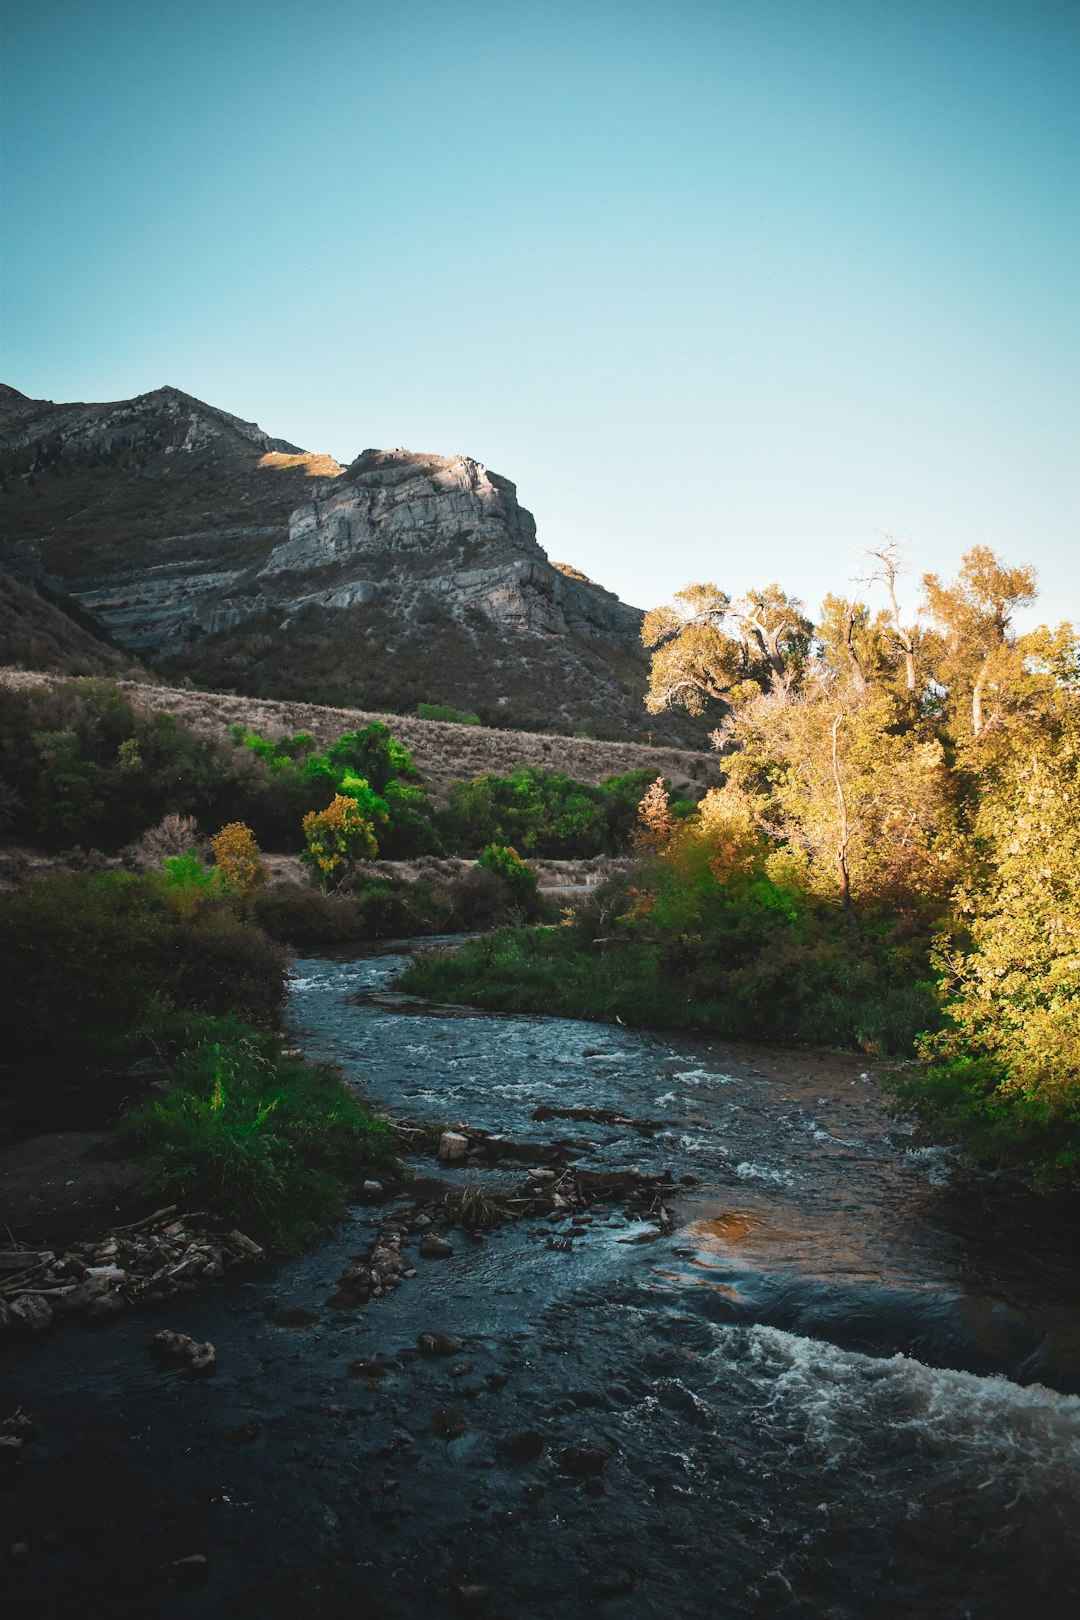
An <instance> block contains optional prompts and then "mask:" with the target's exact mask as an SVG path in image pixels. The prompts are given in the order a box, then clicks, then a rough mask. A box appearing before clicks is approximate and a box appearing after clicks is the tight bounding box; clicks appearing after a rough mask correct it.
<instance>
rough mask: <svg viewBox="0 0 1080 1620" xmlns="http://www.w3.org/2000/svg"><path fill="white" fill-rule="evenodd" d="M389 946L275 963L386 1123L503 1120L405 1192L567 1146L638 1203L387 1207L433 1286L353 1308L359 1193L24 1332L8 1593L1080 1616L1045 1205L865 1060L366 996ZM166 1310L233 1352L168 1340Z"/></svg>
mask: <svg viewBox="0 0 1080 1620" xmlns="http://www.w3.org/2000/svg"><path fill="white" fill-rule="evenodd" d="M403 950H404V947H396V948H392V949H391V950H389V951H385V952H383V953H381V954H380V953H372V954H368V955H365V956H361V957H357V958H351V959H330V958H317V959H301V960H298V961H297V962H296V963H295V964H294V970H293V976H292V986H291V1012H290V1024H291V1028H292V1030H293V1031H294V1033H295V1036H296V1038H297V1041H298V1043H299V1044H301V1045H302V1046H303V1047H304V1049H305V1051H306V1052H307V1053H308V1054H309V1055H310V1056H312V1057H314V1058H319V1059H328V1060H332V1061H334V1062H336V1063H338V1064H340V1065H341V1067H342V1068H343V1070H344V1071H345V1072H346V1074H347V1075H349V1076H350V1078H353V1079H355V1082H356V1084H357V1086H358V1087H359V1088H360V1089H361V1090H362V1092H363V1094H364V1095H365V1096H366V1097H367V1098H368V1099H370V1100H371V1101H372V1102H373V1103H374V1104H376V1105H377V1106H378V1107H379V1108H380V1109H382V1110H383V1111H385V1112H387V1113H389V1114H390V1115H392V1116H393V1117H395V1118H399V1119H404V1118H407V1119H411V1120H414V1121H418V1122H422V1121H423V1122H441V1123H444V1124H447V1125H450V1126H453V1125H456V1124H459V1123H465V1124H467V1125H468V1126H470V1127H473V1128H475V1129H477V1130H478V1131H481V1132H484V1133H487V1134H488V1135H489V1136H494V1137H496V1138H501V1139H502V1141H501V1143H500V1142H499V1141H496V1143H495V1144H494V1145H493V1146H492V1145H490V1144H489V1145H488V1148H487V1149H486V1155H485V1157H484V1160H483V1163H482V1165H481V1167H479V1168H473V1169H466V1170H460V1169H457V1168H455V1167H453V1166H438V1165H437V1164H436V1161H434V1160H424V1159H420V1160H417V1161H414V1165H415V1166H417V1167H418V1174H419V1175H421V1176H422V1177H423V1178H424V1179H423V1180H422V1181H419V1182H417V1183H416V1185H415V1186H414V1187H412V1188H411V1189H410V1188H406V1193H407V1196H403V1197H402V1199H401V1200H400V1205H401V1208H402V1210H404V1209H406V1208H412V1207H413V1206H414V1205H415V1202H416V1199H417V1197H418V1196H425V1197H428V1198H429V1199H431V1198H435V1197H436V1196H438V1195H439V1193H440V1191H441V1184H442V1183H445V1184H446V1185H447V1186H450V1187H455V1186H457V1187H460V1186H462V1185H464V1186H465V1187H466V1188H468V1189H472V1190H475V1191H490V1192H491V1193H492V1194H493V1195H494V1194H500V1195H501V1194H505V1195H506V1196H511V1195H512V1193H513V1189H514V1188H515V1187H518V1186H520V1185H521V1183H522V1179H523V1177H527V1175H528V1172H529V1170H530V1169H532V1170H533V1171H535V1170H537V1169H539V1170H540V1171H541V1173H542V1172H543V1170H544V1169H549V1170H550V1169H554V1170H555V1172H556V1176H558V1175H560V1174H561V1173H562V1169H563V1167H564V1166H565V1165H567V1164H571V1165H573V1166H576V1167H577V1168H578V1169H579V1170H581V1171H584V1172H591V1173H595V1174H596V1175H600V1174H608V1173H614V1172H625V1171H627V1170H629V1169H631V1168H633V1169H637V1170H638V1171H640V1172H641V1173H642V1174H641V1178H640V1180H641V1186H642V1187H643V1188H644V1189H645V1192H644V1195H642V1196H639V1197H637V1198H636V1199H633V1200H632V1199H631V1198H630V1195H629V1192H628V1190H627V1189H628V1188H629V1187H630V1186H631V1182H628V1181H627V1182H624V1183H623V1190H622V1192H621V1193H620V1195H619V1196H618V1197H615V1196H611V1197H609V1198H608V1199H607V1200H606V1201H604V1202H601V1203H597V1204H593V1205H592V1206H591V1208H589V1209H588V1210H587V1211H586V1212H584V1213H582V1212H581V1211H580V1209H579V1210H577V1211H573V1210H571V1209H570V1208H568V1209H567V1210H566V1211H559V1210H556V1211H555V1213H554V1218H547V1217H544V1218H540V1219H536V1218H530V1219H522V1220H514V1221H510V1222H508V1223H506V1224H503V1225H501V1226H498V1227H495V1228H494V1229H492V1230H491V1231H489V1232H486V1233H484V1234H482V1235H478V1236H470V1235H468V1234H467V1233H465V1232H463V1231H458V1230H452V1231H451V1232H450V1233H449V1234H448V1235H449V1237H450V1239H451V1241H452V1245H453V1251H454V1252H453V1255H452V1256H451V1257H449V1258H442V1259H437V1258H432V1259H424V1258H422V1257H420V1256H419V1255H418V1253H417V1252H416V1249H417V1235H416V1234H409V1235H408V1236H407V1237H406V1239H405V1245H404V1248H405V1253H406V1255H407V1257H408V1259H409V1262H410V1269H411V1268H412V1267H413V1266H415V1268H416V1270H417V1276H416V1277H415V1278H412V1279H407V1280H405V1281H403V1283H402V1285H401V1286H400V1287H398V1288H396V1289H395V1290H394V1291H392V1292H390V1293H388V1294H387V1295H386V1296H385V1297H384V1298H381V1299H373V1300H372V1301H371V1302H370V1303H369V1304H368V1305H366V1306H365V1307H364V1308H363V1309H361V1310H359V1311H354V1312H349V1311H338V1310H335V1309H334V1308H332V1307H330V1306H328V1305H327V1303H326V1302H327V1298H328V1295H329V1294H330V1293H331V1291H332V1290H333V1288H334V1283H335V1279H336V1278H337V1277H338V1276H339V1275H340V1274H341V1272H342V1270H343V1268H345V1267H347V1266H348V1264H349V1262H350V1258H351V1257H352V1256H353V1255H354V1254H356V1253H357V1252H362V1251H364V1250H365V1248H367V1247H370V1244H371V1241H372V1237H373V1235H374V1233H375V1231H376V1230H377V1229H378V1227H379V1225H380V1222H384V1223H385V1221H386V1219H387V1216H388V1213H389V1214H390V1215H391V1216H392V1215H393V1212H394V1208H395V1207H396V1206H391V1208H390V1210H389V1211H388V1210H387V1208H386V1207H385V1206H382V1207H380V1206H377V1205H367V1206H358V1207H357V1208H356V1209H355V1210H354V1211H353V1212H352V1214H351V1216H350V1218H349V1220H348V1222H347V1223H346V1224H345V1225H344V1227H342V1228H341V1229H340V1230H339V1231H338V1232H337V1233H336V1234H335V1235H334V1236H333V1237H332V1238H331V1239H330V1240H328V1241H327V1242H325V1243H324V1244H323V1245H322V1246H321V1247H319V1248H318V1249H316V1250H315V1251H313V1252H312V1253H309V1254H307V1255H305V1256H304V1257H303V1258H301V1259H298V1260H295V1261H291V1262H288V1263H285V1264H282V1265H279V1266H276V1267H275V1268H274V1269H273V1270H272V1271H270V1272H266V1273H262V1274H259V1275H257V1276H256V1278H255V1280H254V1281H252V1280H251V1279H250V1278H249V1279H248V1280H247V1281H246V1282H245V1281H240V1280H232V1281H226V1282H225V1283H223V1284H221V1285H219V1286H218V1287H216V1288H212V1289H209V1290H207V1291H205V1292H203V1293H202V1294H198V1295H194V1294H193V1295H189V1296H187V1297H186V1299H185V1300H183V1301H182V1302H180V1303H178V1302H177V1301H176V1300H173V1301H171V1302H170V1303H169V1304H168V1305H167V1306H162V1307H160V1308H159V1309H158V1310H157V1312H156V1313H150V1314H145V1313H144V1314H141V1315H136V1314H134V1313H133V1314H131V1315H129V1316H126V1317H123V1318H120V1319H117V1320H115V1321H112V1322H109V1323H108V1324H107V1325H105V1326H103V1327H102V1328H101V1329H100V1330H99V1331H89V1330H86V1329H71V1330H67V1331H62V1332H58V1333H56V1334H54V1335H52V1336H51V1337H49V1338H48V1339H46V1340H44V1341H42V1342H40V1343H32V1344H30V1345H28V1346H26V1347H25V1348H22V1349H20V1350H19V1351H18V1352H17V1354H16V1356H15V1357H14V1358H13V1360H12V1361H11V1362H10V1363H9V1365H8V1368H7V1375H6V1378H7V1382H8V1383H9V1384H10V1385H11V1386H12V1388H11V1389H9V1390H8V1391H7V1392H6V1393H7V1395H9V1396H10V1395H11V1394H12V1393H14V1395H15V1396H16V1397H17V1399H18V1400H19V1401H21V1403H22V1404H23V1406H24V1407H25V1409H26V1410H27V1411H29V1412H31V1413H32V1414H33V1416H34V1418H35V1420H36V1422H37V1423H38V1425H39V1427H40V1430H41V1434H40V1437H39V1439H38V1440H37V1441H36V1443H35V1445H34V1447H33V1448H32V1454H31V1451H30V1450H29V1448H28V1454H27V1458H26V1461H25V1463H23V1464H21V1465H20V1467H19V1468H18V1469H17V1470H14V1471H12V1470H9V1471H7V1473H6V1476H5V1478H4V1479H3V1481H2V1483H0V1492H2V1496H0V1506H2V1512H3V1519H4V1524H5V1532H4V1538H3V1539H4V1541H5V1543H7V1544H9V1545H11V1544H20V1548H21V1551H20V1556H19V1558H18V1559H16V1560H14V1561H13V1560H12V1559H10V1558H8V1559H7V1560H6V1576H5V1579H8V1580H11V1581H13V1583H14V1593H15V1597H16V1600H17V1607H16V1610H15V1611H12V1610H7V1611H5V1612H26V1613H27V1614H37V1615H41V1616H45V1615H49V1616H53V1615H56V1616H60V1615H64V1616H67V1615H72V1614H86V1615H91V1614H92V1615H95V1616H96V1615H109V1616H124V1617H131V1620H135V1617H138V1620H152V1617H156V1616H159V1615H162V1616H164V1615H169V1616H172V1615H174V1614H175V1615H177V1616H185V1617H188V1616H190V1617H191V1620H219V1617H221V1616H228V1615H241V1614H243V1615H248V1616H250V1615H257V1616H264V1615H269V1616H279V1615H280V1616H285V1615H290V1616H292V1615H297V1614H303V1615H305V1616H319V1615H325V1616H333V1617H338V1616H345V1615H348V1616H367V1615H371V1616H381V1615H386V1616H410V1617H411V1616H435V1617H440V1616H444V1615H445V1616H450V1615H455V1614H460V1613H477V1614H483V1615H485V1616H490V1617H498V1616H502V1617H504V1620H506V1617H510V1616H523V1615H537V1616H544V1617H552V1620H572V1617H575V1616H577V1615H582V1614H591V1613H598V1614H604V1615H609V1616H611V1617H613V1620H618V1617H620V1616H622V1617H626V1620H637V1617H646V1616H649V1617H651V1616H665V1617H667V1620H672V1617H687V1620H689V1617H699V1616H700V1617H705V1616H708V1617H710V1620H711V1617H723V1616H727V1615H731V1616H741V1615H769V1616H784V1615H792V1616H794V1615H814V1616H818V1615H822V1616H830V1617H836V1620H862V1617H864V1616H866V1615H869V1614H880V1615H883V1616H892V1615H898V1616H906V1615H910V1616H920V1617H926V1616H938V1615H941V1616H956V1617H957V1620H959V1617H962V1616H971V1617H972V1620H982V1617H998V1616H1000V1617H1005V1616H1008V1617H1010V1620H1011V1617H1013V1616H1015V1615H1016V1614H1017V1613H1028V1614H1033V1615H1034V1614H1037V1615H1047V1616H1058V1615H1061V1616H1066V1615H1070V1616H1071V1615H1073V1614H1075V1613H1076V1612H1077V1606H1078V1603H1080V1539H1078V1538H1077V1536H1076V1524H1077V1522H1078V1518H1080V1513H1078V1510H1080V1303H1078V1291H1077V1282H1078V1272H1080V1262H1078V1260H1077V1257H1076V1255H1075V1254H1074V1253H1073V1252H1072V1250H1071V1248H1070V1246H1069V1243H1068V1238H1067V1236H1065V1235H1062V1232H1061V1222H1060V1219H1059V1218H1058V1217H1057V1216H1054V1217H1050V1216H1046V1215H1045V1214H1044V1215H1042V1216H1038V1215H1036V1214H1035V1213H1034V1212H1033V1211H1034V1206H1033V1205H1029V1204H1025V1203H1021V1202H1018V1201H1015V1200H1011V1199H1002V1198H1001V1197H996V1198H995V1197H991V1196H990V1193H992V1192H993V1190H994V1189H993V1188H992V1187H990V1188H988V1187H987V1184H986V1183H983V1184H982V1186H983V1191H982V1192H980V1190H979V1188H978V1187H972V1186H971V1185H970V1184H969V1183H964V1182H962V1181H961V1180H960V1179H959V1178H958V1177H957V1176H956V1174H955V1172H954V1169H953V1166H952V1163H951V1160H950V1158H949V1156H948V1154H947V1153H946V1152H944V1151H943V1150H940V1149H933V1150H927V1149H919V1148H917V1147H913V1146H912V1143H911V1139H910V1137H909V1135H908V1133H907V1128H906V1127H905V1126H903V1125H898V1124H897V1123H896V1122H895V1121H892V1120H890V1119H889V1117H888V1115H887V1113H886V1111H885V1109H884V1107H883V1106H882V1103H881V1101H880V1099H879V1095H878V1089H877V1084H876V1080H875V1076H874V1074H873V1073H872V1071H871V1070H870V1069H869V1068H868V1067H867V1065H866V1063H865V1062H863V1061H861V1060H859V1059H857V1058H854V1057H844V1056H836V1055H834V1054H830V1053H820V1052H817V1053H815V1052H790V1051H789V1052H784V1051H781V1050H774V1049H757V1048H750V1047H732V1046H726V1045H723V1044H721V1043H718V1042H713V1043H711V1044H710V1043H709V1042H707V1041H700V1042H694V1041H692V1040H687V1039H682V1038H669V1037H668V1036H665V1035H661V1034H650V1033H642V1032H640V1031H631V1030H627V1029H622V1028H619V1027H616V1026H607V1025H595V1024H585V1023H575V1022H572V1021H566V1020H557V1019H549V1018H544V1017H538V1016H491V1015H488V1014H480V1013H469V1012H463V1011H461V1010H460V1009H453V1010H447V1009H440V1008H438V1007H434V1006H431V1005H428V1004H424V1003H419V1002H416V1001H413V1000H410V999H409V998H406V997H403V996H400V995H398V994H396V993H395V992H394V991H393V990H392V989H391V988H390V987H391V985H392V983H393V981H394V979H395V977H396V976H397V975H398V974H399V973H400V971H401V970H402V968H403V966H404V962H405V957H404V955H402V954H398V953H399V952H400V951H403ZM664 1174H666V1175H667V1176H669V1177H670V1182H667V1181H664V1182H655V1183H654V1182H650V1181H648V1180H647V1179H646V1178H648V1177H649V1176H660V1175H664ZM548 1179H549V1180H550V1178H548ZM1055 1222H1056V1224H1055ZM283 1306H285V1307H300V1308H301V1310H300V1312H299V1313H298V1314H299V1315H300V1316H305V1314H306V1313H310V1317H311V1318H314V1319H313V1320H311V1319H309V1320H306V1323H305V1322H301V1323H299V1324H296V1323H295V1322H294V1325H291V1326H290V1325H286V1323H285V1322H284V1321H282V1320H280V1318H281V1316H282V1311H281V1307H283ZM160 1326H169V1327H176V1328H178V1329H180V1330H182V1331H184V1332H186V1333H189V1334H191V1335H192V1336H193V1337H194V1338H195V1339H197V1340H203V1339H208V1340H211V1341H212V1342H213V1343H214V1344H215V1346H216V1347H217V1351H218V1371H217V1373H216V1376H214V1377H212V1378H208V1379H203V1380H197V1379H192V1378H189V1377H188V1376H187V1375H186V1374H185V1373H183V1372H175V1373H172V1372H167V1373H163V1372H162V1371H161V1370H160V1369H159V1368H157V1367H155V1366H154V1364H153V1363H152V1361H151V1360H150V1358H149V1357H148V1355H147V1351H146V1342H147V1338H148V1336H149V1334H150V1332H152V1331H154V1329H155V1328H157V1327H160ZM425 1332H431V1333H437V1334H442V1335H447V1336H450V1337H451V1338H453V1339H456V1340H459V1341H460V1347H459V1348H455V1349H454V1350H453V1351H452V1353H449V1354H446V1355H427V1354H423V1353H421V1351H420V1350H418V1348H417V1347H418V1336H420V1335H422V1334H424V1333H425ZM16 1481H17V1484H16V1483H15V1482H16ZM22 1544H25V1548H24V1549H23V1548H22ZM163 1571H166V1572H167V1573H166V1574H163ZM18 1605H21V1610H20V1609H19V1607H18Z"/></svg>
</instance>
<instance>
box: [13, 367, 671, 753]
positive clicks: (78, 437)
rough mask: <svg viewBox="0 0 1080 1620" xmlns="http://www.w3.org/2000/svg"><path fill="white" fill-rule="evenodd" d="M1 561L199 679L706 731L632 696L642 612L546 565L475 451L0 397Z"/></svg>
mask: <svg viewBox="0 0 1080 1620" xmlns="http://www.w3.org/2000/svg"><path fill="white" fill-rule="evenodd" d="M0 562H2V563H3V564H4V565H5V566H6V567H7V568H8V569H9V570H10V571H11V573H12V574H14V575H15V576H16V577H17V579H18V580H19V581H21V582H22V583H23V584H24V585H26V586H32V587H34V588H35V589H36V590H37V591H38V592H39V593H43V594H44V593H48V597H49V600H50V601H51V602H52V603H53V604H54V605H56V606H57V607H58V608H64V607H65V606H67V607H69V608H71V609H72V610H73V611H77V612H80V613H82V614H83V615H89V616H90V622H91V623H92V624H95V625H97V626H98V627H100V629H101V631H102V632H103V633H104V634H106V635H107V636H108V637H109V638H110V639H111V640H112V641H113V642H114V643H115V644H116V645H117V646H118V647H120V648H122V649H125V650H126V651H128V652H130V653H133V654H136V655H138V656H139V657H141V658H142V659H144V660H146V661H148V662H151V663H153V665H154V666H155V667H156V668H158V669H160V670H162V671H168V672H169V673H171V674H174V675H185V676H188V677H190V678H192V679H194V680H196V681H198V682H199V683H201V684H204V685H209V686H216V687H224V688H227V689H232V690H234V691H238V692H245V693H250V694H253V695H257V696H263V697H278V698H283V697H291V698H302V699H306V700H309V701H314V702H321V703H337V704H349V705H355V706H363V707H365V708H370V709H388V710H394V711H402V710H409V709H413V708H415V707H416V705H417V703H420V702H433V703H448V704H451V705H454V706H457V707H459V708H464V709H468V710H472V711H475V712H476V713H478V714H479V715H480V716H481V718H482V719H483V720H485V721H486V722H488V723H493V724H496V725H500V726H501V725H506V726H517V727H525V728H527V729H535V730H545V731H553V732H564V733H567V732H569V733H572V732H575V731H586V732H589V733H591V734H595V735H598V736H607V737H628V738H629V737H641V736H643V734H644V733H645V731H646V729H647V728H648V729H652V730H653V731H655V732H656V733H657V735H659V736H663V737H664V738H665V739H666V740H668V741H679V740H692V741H697V740H698V739H697V737H696V734H695V735H694V736H693V738H691V736H690V732H689V731H688V730H687V722H685V721H683V720H680V721H675V720H674V719H672V718H671V717H666V716H665V717H660V718H658V719H650V718H649V717H648V716H647V715H645V713H644V711H643V709H642V705H641V694H642V691H643V689H644V678H645V670H646V660H645V656H644V653H643V651H642V649H641V645H640V640H639V631H640V625H641V614H640V612H639V611H638V610H637V609H635V608H631V607H628V606H627V605H626V604H624V603H622V602H620V601H619V600H618V598H617V597H615V596H613V595H612V594H611V593H610V592H608V591H605V590H603V589H602V588H601V587H600V586H598V585H595V584H594V583H592V581H590V580H588V579H586V578H585V577H584V576H583V575H582V574H580V573H579V572H578V571H577V570H575V569H573V568H568V567H561V566H559V565H555V564H553V563H551V562H549V560H548V558H547V556H546V554H545V552H544V551H543V549H542V548H541V546H540V545H539V543H538V541H537V538H536V525H535V522H534V520H533V518H532V516H531V514H530V513H529V512H527V511H526V510H525V509H524V508H523V507H522V506H520V505H519V503H518V499H517V493H516V490H515V488H514V485H513V484H512V483H510V482H509V480H507V479H505V478H503V477H500V476H499V475H498V474H497V473H493V472H490V471H489V470H488V469H486V468H485V467H483V466H481V465H480V463H479V462H477V461H474V460H472V459H470V458H469V457H467V456H441V455H426V454H415V453H413V452H411V451H407V450H400V449H399V450H365V451H364V452H363V454H361V455H360V456H359V457H358V458H357V459H356V460H355V461H354V462H353V463H352V464H351V465H350V466H349V467H348V468H344V469H343V468H342V467H341V466H339V464H338V463H337V462H336V461H334V460H332V459H331V458H330V457H327V456H318V455H313V454H311V453H309V452H306V451H303V450H300V449H298V448H297V447H296V446H294V445H291V444H288V443H286V442H285V441H284V440H280V439H273V438H271V437H269V436H268V435H267V434H266V433H264V432H263V431H262V429H261V428H259V427H257V426H256V425H255V424H254V423H250V422H244V421H241V420H240V419H239V418H238V417H235V416H232V415H230V414H229V413H228V412H225V411H221V410H218V409H216V408H215V407H213V406H209V405H205V404H203V403H202V402H201V401H199V400H196V399H193V398H192V397H191V396H190V395H188V394H184V393H181V392H180V391H179V390H178V389H175V388H161V389H157V390H155V391H154V392H152V393H149V394H144V395H140V396H139V397H138V398H137V399H133V400H123V401H119V402H116V403H113V404H104V405H93V404H70V405H55V404H52V403H51V402H49V401H43V400H31V399H27V398H26V397H25V396H24V395H22V394H19V393H17V392H16V391H15V390H14V389H10V388H5V389H3V390H2V391H0ZM84 622H85V621H84ZM0 628H2V626H0ZM16 660H18V661H21V662H24V663H25V662H28V660H27V659H26V658H24V657H23V656H22V654H21V652H19V651H18V650H16V652H15V653H14V654H11V653H9V652H5V654H4V661H6V662H13V661H16Z"/></svg>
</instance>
